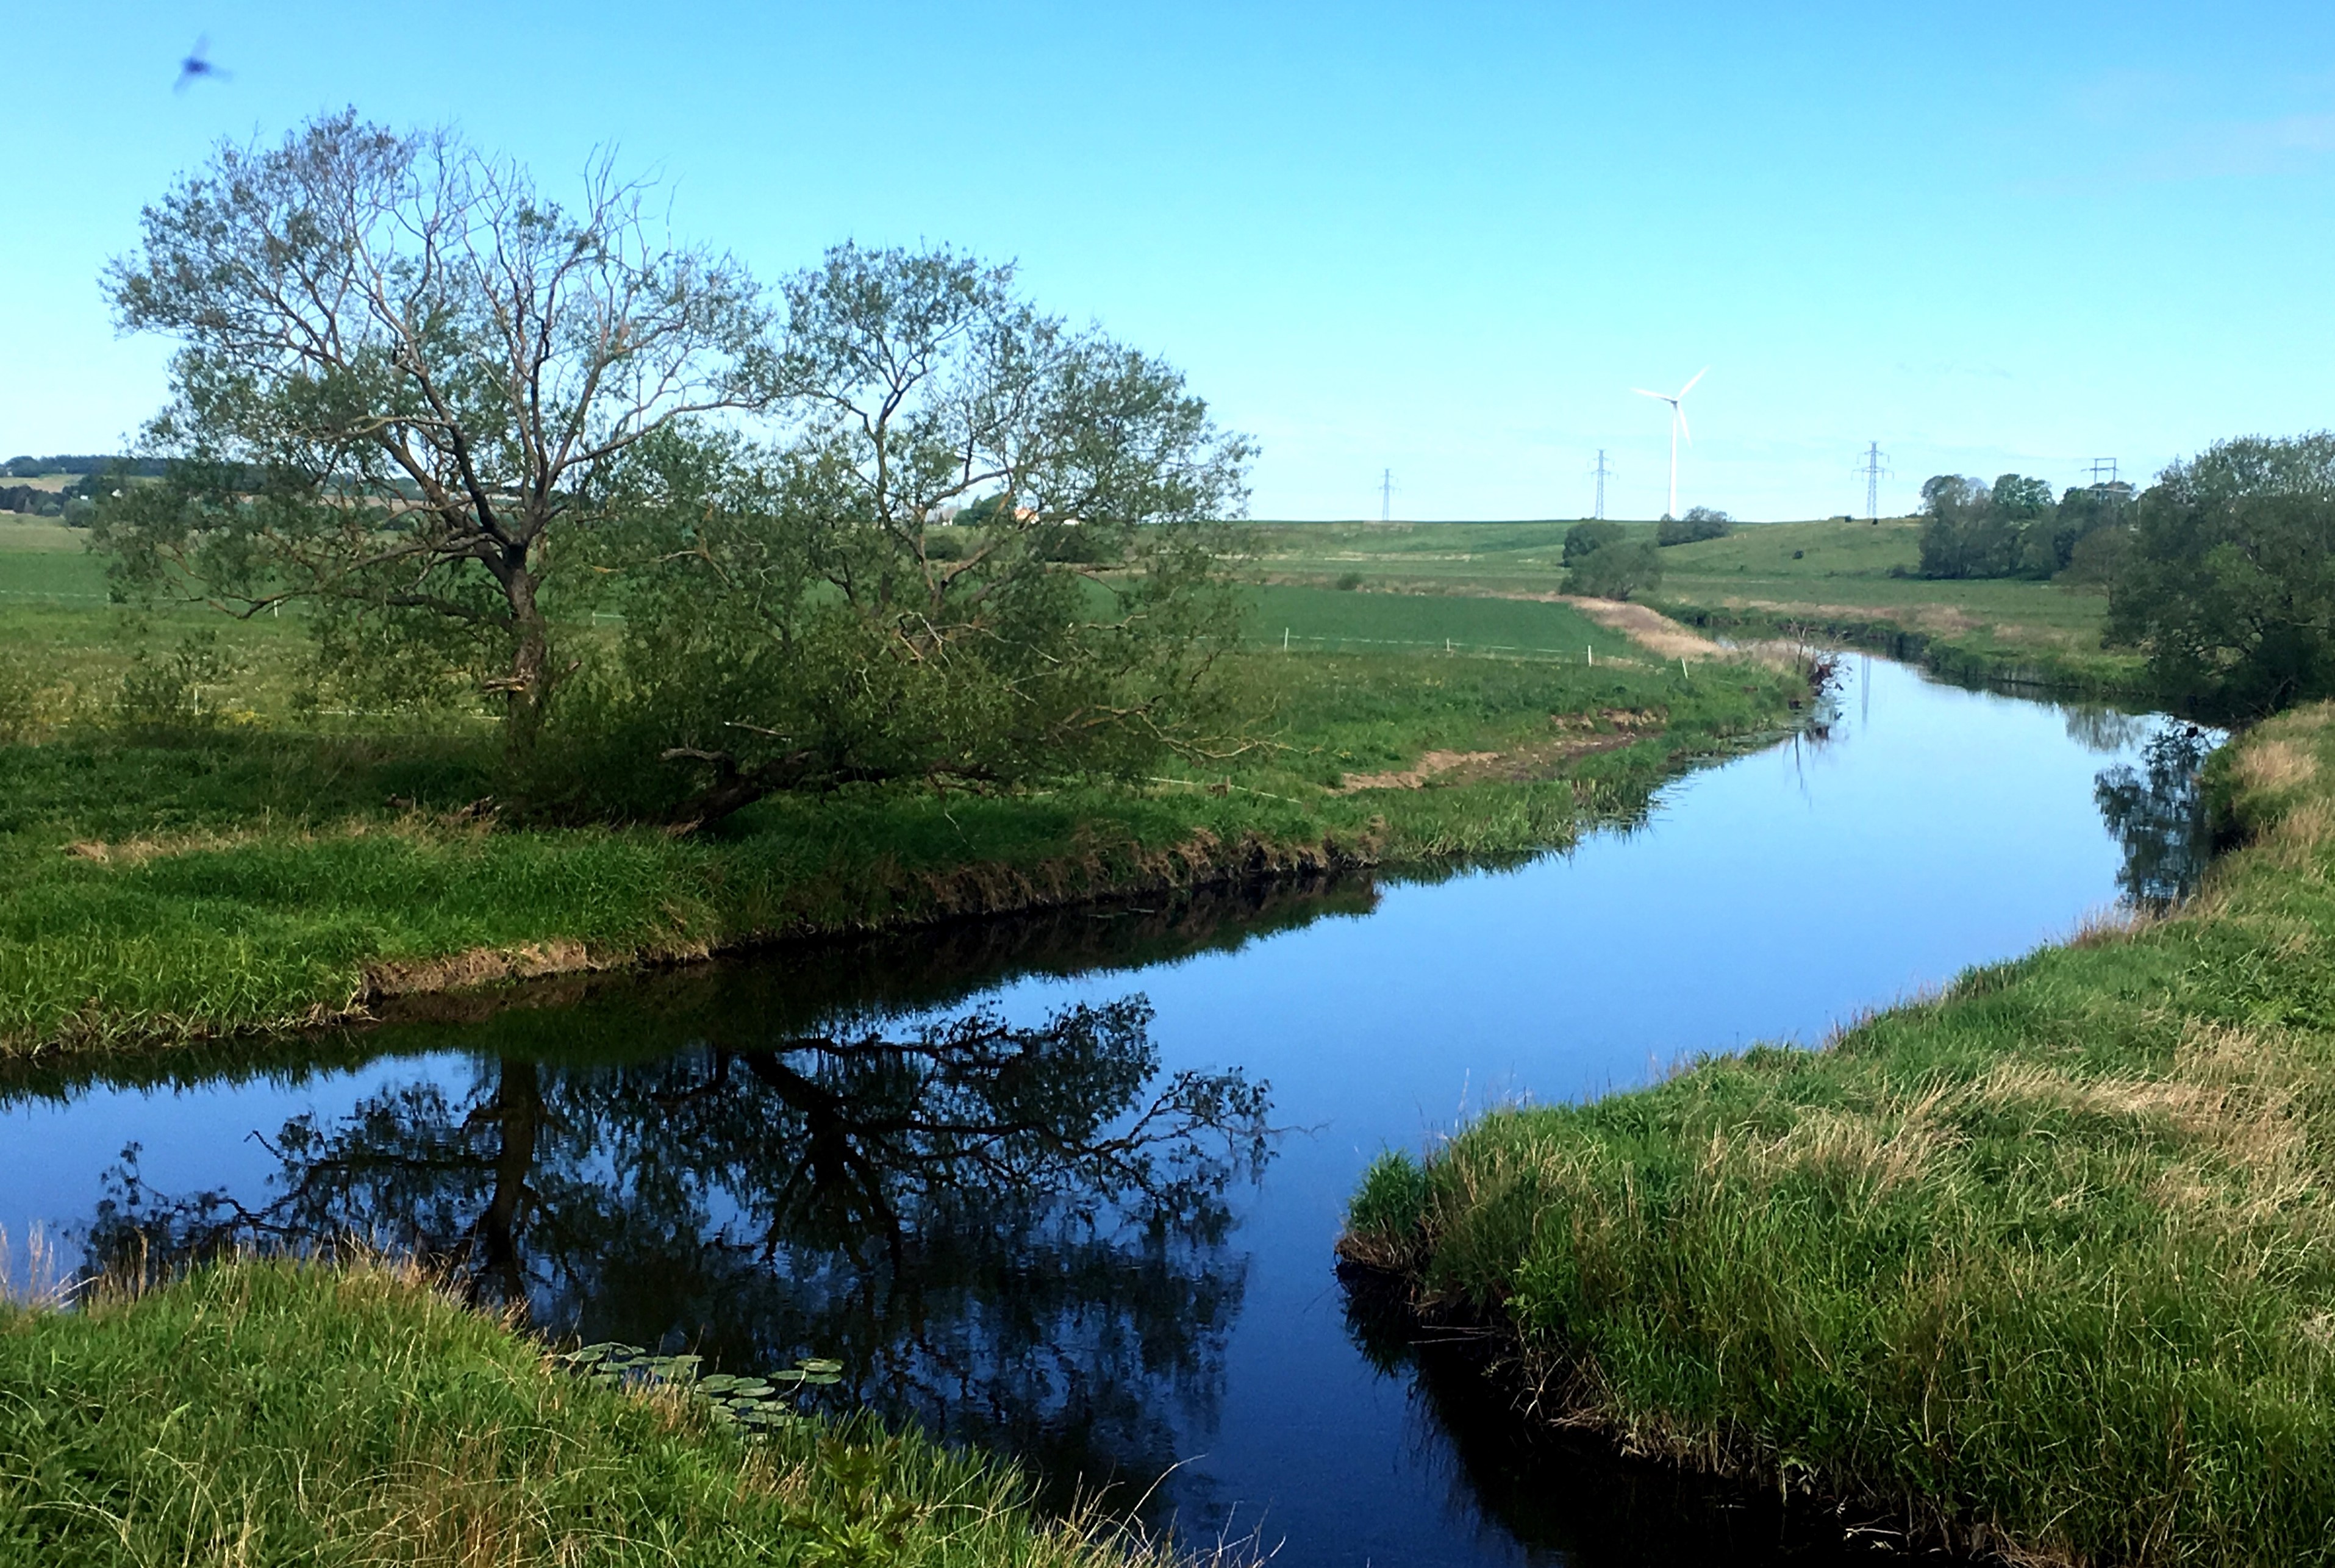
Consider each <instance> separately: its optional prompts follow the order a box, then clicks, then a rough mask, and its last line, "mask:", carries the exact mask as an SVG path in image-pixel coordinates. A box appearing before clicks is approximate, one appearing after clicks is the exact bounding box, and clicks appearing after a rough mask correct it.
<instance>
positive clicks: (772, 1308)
mask: <svg viewBox="0 0 2335 1568" xmlns="http://www.w3.org/2000/svg"><path fill="white" fill-rule="evenodd" d="M1150 1025H1151V1008H1150V1004H1149V1003H1148V1001H1146V1000H1145V998H1143V997H1142V996H1141V995H1139V994H1138V995H1130V996H1126V997H1122V998H1120V999H1119V1000H1117V1001H1113V1002H1105V1003H1100V1004H1088V1003H1079V1004H1075V1005H1071V1006H1069V1007H1065V1008H1062V1009H1061V1010H1059V1011H1056V1012H1055V1013H1053V1014H1052V1015H1051V1017H1050V1018H1048V1019H1046V1020H1045V1021H1043V1022H1042V1023H1041V1024H1038V1025H1035V1026H1031V1027H1017V1026H1015V1025H1013V1024H1011V1023H1009V1022H1007V1021H1004V1020H1003V1018H1001V1017H1000V1016H999V1015H997V1014H996V1013H994V1012H993V1011H987V1010H984V1009H976V1010H974V1011H965V1012H962V1013H959V1014H957V1015H956V1016H954V1017H945V1018H941V1019H937V1020H934V1021H927V1022H925V1023H923V1024H921V1025H918V1026H916V1027H913V1028H907V1029H902V1030H897V1031H889V1032H887V1031H883V1030H880V1029H877V1028H873V1027H863V1028H860V1029H857V1030H854V1031H839V1030H838V1031H829V1032H823V1033H815V1034H787V1033H772V1032H770V1031H767V1030H765V1029H759V1028H756V1027H754V1026H753V1025H751V1023H749V1022H748V1021H745V1020H742V1019H738V1018H735V1017H733V1018H732V1021H731V1022H730V1025H729V1027H726V1028H722V1029H716V1030H710V1031H708V1032H707V1033H705V1034H704V1035H703V1036H702V1037H701V1038H699V1039H697V1040H694V1041H693V1042H692V1043H691V1044H690V1045H688V1046H687V1047H686V1048H685V1049H683V1050H678V1051H675V1052H673V1053H671V1054H668V1055H665V1056H663V1057H660V1058H658V1059H655V1060H649V1061H645V1062H629V1063H616V1064H606V1063H595V1062H591V1061H588V1060H587V1061H583V1062H578V1061H575V1060H566V1061H563V1060H557V1059H546V1058H543V1057H539V1056H532V1055H521V1054H508V1053H507V1054H502V1055H498V1056H493V1057H487V1058H483V1059H475V1060H473V1062H472V1065H471V1069H470V1074H469V1078H470V1081H469V1084H468V1087H467V1088H466V1089H456V1088H450V1087H449V1083H450V1080H453V1081H457V1082H459V1076H460V1075H458V1074H450V1073H446V1072H442V1071H441V1072H440V1073H437V1074H436V1075H434V1076H431V1077H423V1078H418V1079H414V1080H412V1081H406V1082H401V1083H397V1084H394V1085H392V1086H390V1087H388V1088H386V1089H383V1090H382V1091H380V1092H378V1093H374V1094H372V1095H369V1096H367V1097H366V1098H364V1099H362V1100H361V1101H360V1102H359V1103H358V1104H357V1105H356V1106H355V1108H354V1110H353V1111H351V1112H350V1113H348V1114H346V1115H344V1116H338V1117H334V1118H330V1119H325V1118H320V1117H318V1116H316V1115H315V1114H314V1113H310V1114H305V1115H301V1116H296V1117H294V1118H291V1119H290V1120H288V1121H286V1123H284V1125H283V1127H282V1128H281V1129H280V1130H279V1131H277V1132H276V1133H275V1134H274V1135H273V1136H272V1137H269V1138H267V1139H266V1146H267V1147H268V1149H269V1151H270V1153H271V1154H272V1156H273V1157H274V1158H275V1160H276V1165H277V1167H278V1168H277V1169H276V1172H275V1173H274V1174H273V1175H272V1176H270V1177H269V1178H268V1181H267V1183H266V1187H267V1191H266V1194H265V1195H254V1194H249V1193H244V1194H238V1193H234V1192H230V1191H228V1190H224V1189H212V1190H206V1191H201V1192H196V1193H191V1194H179V1195H169V1194H163V1193H159V1192H156V1191H154V1190H153V1189H152V1188H151V1187H150V1186H148V1185H147V1183H146V1182H145V1181H144V1180H143V1179H142V1177H141V1175H140V1168H139V1151H138V1149H137V1148H136V1147H134V1146H133V1147H131V1148H130V1149H128V1150H125V1151H124V1155H123V1157H122V1159H121V1163H120V1164H119V1165H118V1166H115V1167H114V1169H113V1170H112V1171H111V1172H110V1173H109V1175H108V1177H107V1187H108V1195H107V1196H106V1197H105V1199H104V1200H103V1201H102V1203H101V1205H99V1208H98V1212H97V1216H96V1219H95V1222H94V1224H93V1225H92V1229H91V1234H90V1236H89V1248H90V1253H91V1256H92V1263H96V1264H98V1265H99V1266H101V1267H103V1268H107V1269H110V1270H111V1271H112V1272H114V1273H125V1272H134V1273H149V1274H152V1273H167V1272H170V1271H172V1270H175V1269H177V1268H179V1267H181V1266H183V1265H184V1264H185V1263H188V1262H189V1261H191V1260H192V1259H194V1258H196V1257H199V1256H201V1255H204V1254H207V1253H214V1252H217V1251H219V1250H221V1249H223V1248H228V1247H232V1246H240V1245H252V1244H258V1245H262V1246H267V1247H277V1248H288V1249H292V1250H299V1251H308V1250H315V1249H317V1248H320V1247H327V1246H331V1245H333V1244H336V1243H337V1242H338V1241H339V1240H340V1239H341V1238H345V1237H358V1238H363V1239H364V1240H365V1241H367V1242H369V1243H371V1244H376V1245H386V1246H392V1247H395V1248H398V1249H400V1250H410V1251H412V1252H413V1253H417V1254H419V1255H420V1256H421V1257H423V1258H425V1259H427V1260H430V1261H431V1262H432V1263H435V1264H436V1265H437V1266H438V1267H440V1268H441V1269H442V1270H444V1271H445V1272H446V1273H448V1274H449V1276H450V1277H451V1278H452V1279H454V1280H456V1281H458V1282H460V1285H461V1286H462V1288H464V1289H465V1290H467V1291H468V1292H469V1293H470V1295H471V1297H472V1298H473V1299H474V1300H477V1301H479V1302H485V1303H490V1304H499V1305H504V1306H509V1307H511V1308H513V1309H516V1310H518V1312H520V1313H521V1314H522V1315H523V1316H525V1317H528V1318H530V1319H531V1320H532V1321H534V1322H536V1323H537V1324H538V1325H539V1326H541V1327H544V1328H546V1329H548V1330H551V1331H573V1332H576V1333H578V1334H581V1335H583V1336H584V1337H585V1338H586V1339H592V1340H598V1339H604V1338H605V1339H617V1340H624V1341H631V1342H635V1343H643V1344H654V1345H663V1346H665V1347H667V1348H677V1347H678V1346H680V1345H682V1344H684V1343H685V1344H688V1345H691V1346H693V1347H695V1348H698V1349H700V1350H702V1351H704V1352H705V1353H706V1354H707V1355H708V1357H709V1359H711V1360H713V1361H715V1362H717V1363H720V1364H726V1365H729V1366H731V1367H732V1368H749V1369H753V1368H763V1367H770V1366H779V1365H785V1364H788V1363H790V1362H791V1361H792V1360H795V1359H796V1358H797V1357H799V1356H803V1355H813V1354H816V1355H826V1356H834V1357H836V1358H838V1359H840V1360H843V1361H844V1362H845V1364H846V1366H847V1368H848V1377H847V1383H848V1389H849V1390H850V1392H851V1393H852V1394H853V1395H854V1396H856V1398H857V1400H858V1401H860V1402H862V1403H865V1404H867V1405H870V1406H873V1407H875V1408H877V1409H879V1410H882V1411H883V1412H885V1413H886V1414H887V1415H890V1416H894V1417H905V1418H916V1419H918V1420H920V1421H922V1422H923V1423H924V1424H925V1426H926V1427H927V1428H929V1429H931V1430H934V1431H935V1432H938V1433H941V1434H944V1435H945V1436H949V1437H961V1438H968V1439H972V1440H974V1441H978V1442H981V1443H983V1444H987V1445H994V1446H1000V1447H1004V1448H1006V1449H1008V1450H1011V1451H1012V1452H1016V1453H1018V1454H1020V1455H1022V1457H1024V1458H1025V1459H1027V1460H1029V1461H1030V1462H1031V1463H1032V1465H1033V1466H1035V1467H1036V1468H1038V1469H1039V1470H1040V1471H1041V1472H1042V1473H1043V1474H1046V1475H1048V1476H1050V1477H1051V1478H1052V1479H1053V1480H1055V1481H1056V1482H1057V1483H1058V1484H1060V1485H1063V1486H1068V1485H1070V1484H1072V1483H1074V1482H1076V1481H1078V1480H1079V1479H1080V1478H1081V1477H1083V1478H1084V1480H1085V1481H1086V1482H1088V1483H1089V1484H1096V1483H1100V1481H1102V1480H1104V1479H1106V1478H1109V1477H1115V1476H1125V1477H1129V1478H1132V1479H1134V1480H1136V1481H1138V1482H1139V1483H1148V1482H1149V1481H1150V1480H1152V1479H1153V1478H1155V1477H1157V1476H1158V1475H1159V1474H1160V1473H1162V1472H1163V1471H1165V1470H1166V1469H1167V1468H1168V1466H1170V1465H1172V1464H1173V1463H1174V1461H1175V1459H1176V1457H1177V1453H1176V1443H1175V1437H1174V1434H1173V1426H1174V1421H1175V1418H1177V1417H1179V1416H1180V1417H1181V1418H1184V1419H1185V1420H1186V1421H1187V1422H1195V1423H1197V1425H1199V1426H1201V1427H1205V1426H1206V1425H1207V1424H1208V1422H1209V1418H1210V1413H1211V1411H1212V1408H1213V1406H1214V1403H1215V1401H1216V1399H1217V1397H1218V1393H1219V1386H1220V1383H1221V1380H1222V1377H1223V1370H1222V1360H1223V1343H1224V1340H1225V1336H1226V1332H1227V1331H1228V1330H1229V1328H1230V1325H1231V1323H1232V1321H1233V1318H1234V1316H1235V1313H1236V1312H1237V1311H1238V1308H1239V1305H1240V1299H1241V1294H1242V1289H1243V1281H1244V1274H1245V1260H1244V1259H1242V1258H1240V1257H1239V1256H1237V1255H1235V1254H1234V1253H1231V1252H1229V1251H1228V1249H1227V1248H1226V1244H1225V1243H1226V1234H1227V1232H1228V1230H1229V1228H1230V1219H1229V1215H1228V1211H1227V1208H1226V1193H1227V1189H1228V1188H1229V1187H1230V1186H1232V1185H1233V1184H1234V1183H1235V1181H1238V1180H1243V1179H1254V1178H1255V1176H1257V1175H1259V1174H1260V1173H1261V1172H1262V1170H1263V1167H1264V1164H1265V1161H1266V1159H1267V1157H1268V1155H1269V1152H1270V1133H1269V1129H1268V1128H1267V1123H1266V1118H1267V1112H1268V1095H1267V1088H1266V1086H1265V1085H1264V1084H1263V1083H1261V1082H1253V1081H1251V1080H1250V1079H1247V1078H1246V1077H1245V1075H1243V1074H1241V1073H1239V1072H1237V1071H1201V1070H1183V1071H1178V1072H1174V1073H1169V1074H1165V1075H1163V1074H1162V1073H1161V1072H1160V1070H1159V1053H1158V1047H1157V1046H1156V1045H1155V1043H1154V1042H1153V1040H1152V1038H1151V1033H1150ZM255 1136H257V1135H255Z"/></svg>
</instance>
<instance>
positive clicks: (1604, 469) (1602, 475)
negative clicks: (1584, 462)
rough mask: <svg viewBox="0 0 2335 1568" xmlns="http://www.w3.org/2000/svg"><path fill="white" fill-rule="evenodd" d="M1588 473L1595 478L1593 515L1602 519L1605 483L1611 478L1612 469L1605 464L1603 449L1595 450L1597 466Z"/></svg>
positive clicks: (1603, 514)
mask: <svg viewBox="0 0 2335 1568" xmlns="http://www.w3.org/2000/svg"><path fill="white" fill-rule="evenodd" d="M1589 471H1590V472H1591V473H1593V474H1595V475H1596V476H1597V511H1596V513H1595V515H1596V516H1597V517H1598V518H1600V519H1602V518H1603V517H1604V516H1605V481H1606V480H1607V479H1611V478H1613V469H1612V468H1610V467H1608V466H1607V464H1606V461H1605V449H1604V448H1603V447H1599V448H1598V449H1597V466H1596V467H1595V468H1593V469H1590V470H1589Z"/></svg>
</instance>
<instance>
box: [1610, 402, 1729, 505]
mask: <svg viewBox="0 0 2335 1568" xmlns="http://www.w3.org/2000/svg"><path fill="white" fill-rule="evenodd" d="M1709 374H1710V366H1709V365H1705V366H1703V367H1702V368H1701V369H1700V370H1699V371H1697V372H1695V373H1694V381H1691V382H1687V383H1686V385H1684V386H1682V387H1681V388H1679V389H1678V395H1677V396H1676V397H1672V396H1671V394H1670V393H1668V392H1648V391H1647V390H1646V389H1645V388H1643V387H1642V386H1633V387H1632V388H1631V389H1630V390H1631V391H1632V392H1636V393H1637V394H1638V395H1639V396H1640V397H1642V398H1652V399H1653V400H1654V401H1655V402H1658V403H1668V404H1670V405H1671V509H1670V511H1669V512H1668V513H1667V514H1665V515H1666V516H1669V517H1673V518H1674V517H1677V516H1678V439H1679V432H1680V431H1686V440H1687V444H1688V445H1689V446H1692V445H1693V444H1694V432H1693V431H1690V430H1687V428H1686V406H1685V405H1686V394H1687V393H1689V392H1692V391H1693V390H1694V382H1696V381H1700V380H1701V379H1702V378H1703V377H1705V376H1707V375H1709Z"/></svg>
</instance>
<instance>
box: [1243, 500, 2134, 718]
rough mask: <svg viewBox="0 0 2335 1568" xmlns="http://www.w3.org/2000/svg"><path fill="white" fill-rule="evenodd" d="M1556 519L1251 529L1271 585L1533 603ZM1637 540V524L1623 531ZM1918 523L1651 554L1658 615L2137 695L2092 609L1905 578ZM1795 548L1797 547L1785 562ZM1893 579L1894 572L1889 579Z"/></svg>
mask: <svg viewBox="0 0 2335 1568" xmlns="http://www.w3.org/2000/svg"><path fill="white" fill-rule="evenodd" d="M1572 526H1573V525H1572V524H1571V523H1569V522H1516V523H1392V524H1381V523H1275V524H1261V525H1258V528H1257V537H1258V539H1259V547H1260V557H1261V565H1262V566H1263V567H1264V570H1265V572H1266V573H1267V574H1268V575H1269V576H1271V577H1272V578H1273V579H1274V580H1275V581H1277V582H1284V583H1293V584H1294V583H1310V584H1318V583H1328V582H1332V581H1333V580H1335V579H1336V578H1338V577H1340V576H1345V575H1348V574H1352V575H1356V576H1361V578H1362V579H1363V581H1364V583H1365V584H1366V585H1368V586H1375V587H1384V588H1400V589H1405V590H1409V591H1411V592H1414V593H1441V594H1451V595H1513V594H1549V593H1554V592H1555V591H1556V590H1557V589H1559V588H1560V587H1561V586H1563V583H1564V577H1565V567H1564V561H1563V556H1564V540H1565V531H1566V529H1568V528H1571V527H1572ZM1623 527H1624V528H1626V529H1628V530H1629V532H1630V534H1631V536H1632V537H1642V538H1644V539H1647V540H1649V541H1651V540H1652V537H1653V534H1654V526H1653V525H1652V523H1643V522H1633V523H1625V524H1623ZM1920 531H1921V529H1920V524H1919V523H1918V522H1916V521H1915V520H1914V519H1911V518H1884V519H1883V520H1882V521H1881V522H1879V523H1878V524H1867V523H1862V522H1843V521H1839V520H1831V521H1820V522H1795V523H1753V524H1745V525H1741V526H1739V528H1737V529H1736V531H1735V532H1734V533H1733V534H1731V535H1729V537H1726V538H1723V539H1711V540H1707V541H1705V542H1703V543H1701V544H1697V545H1677V546H1672V547H1670V548H1668V549H1665V550H1663V551H1662V568H1663V574H1662V586H1661V588H1660V589H1659V590H1657V591H1656V592H1655V593H1653V594H1652V595H1649V599H1650V601H1651V602H1652V603H1653V604H1655V605H1657V606H1658V607H1661V608H1662V609H1665V610H1667V611H1669V612H1670V613H1671V614H1672V615H1678V616H1679V617H1680V618H1681V619H1684V620H1688V621H1691V622H1694V623H1697V624H1703V625H1706V626H1709V627H1710V628H1711V629H1713V630H1716V631H1721V632H1725V631H1739V632H1741V633H1744V634H1749V635H1768V634H1774V633H1777V632H1779V631H1782V630H1785V629H1786V628H1788V627H1796V626H1805V627H1810V628H1813V629H1815V630H1817V632H1819V633H1820V634H1825V635H1829V636H1834V637H1837V638H1841V639H1843V640H1846V641H1850V642H1855V643H1859V644H1864V645H1866V646H1871V647H1878V648H1881V649H1883V650H1884V651H1887V652H1890V653H1896V654H1899V655H1902V656H1905V657H1911V658H1916V659H1920V660H1922V661H1923V662H1924V663H1928V664H1930V665H1931V666H1932V667H1933V668H1935V669H1938V670H1940V671H1941V672H1943V673H1949V674H1954V675H1960V676H1966V677H1974V678H1993V679H2014V680H2026V681H2032V682H2039V683H2048V684H2054V685H2059V686H2065V687H2069V688H2081V689H2089V690H2095V691H2101V692H2139V691H2141V690H2142V689H2143V687H2144V675H2143V672H2142V669H2141V663H2140V661H2139V659H2138V658H2137V657H2136V656H2135V655H2132V654H2129V653H2111V652H2107V651H2105V650H2103V649H2102V648H2101V647H2100V631H2101V627H2102V625H2103V624H2104V622H2105V619H2106V615H2107V600H2106V599H2105V598H2104V597H2103V596H2102V595H2098V594H2097V593H2089V592H2077V591H2073V590H2071V589H2069V588H2066V587H2061V586H2056V585H2054V584H2050V583H2037V582H2025V581H2011V580H2001V581H1980V582H1948V581H1931V580H1928V579H1924V578H1921V577H1916V576H1909V575H1907V574H1910V573H1912V572H1913V571H1914V567H1915V565H1916V563H1917V561H1918V559H1919V547H1918V546H1919V536H1920ZM1795 552H1797V557H1795ZM1893 571H1894V572H1895V573H1897V574H1898V575H1896V576H1892V575H1891V574H1892V573H1893Z"/></svg>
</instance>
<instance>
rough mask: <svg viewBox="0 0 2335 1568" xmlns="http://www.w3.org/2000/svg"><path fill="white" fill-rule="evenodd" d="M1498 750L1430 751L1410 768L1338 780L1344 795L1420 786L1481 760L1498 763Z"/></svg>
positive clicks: (1353, 775) (1423, 786) (1353, 774)
mask: <svg viewBox="0 0 2335 1568" xmlns="http://www.w3.org/2000/svg"><path fill="white" fill-rule="evenodd" d="M1498 760H1500V753H1498V752H1497V751H1429V752H1427V753H1425V754H1424V755H1422V756H1421V757H1420V758H1419V760H1418V761H1417V762H1416V763H1414V764H1413V765H1412V766H1410V767H1409V768H1402V769H1395V770H1394V771H1392V772H1387V773H1349V774H1347V775H1346V776H1345V777H1344V778H1343V779H1339V780H1338V789H1339V792H1340V793H1341V794H1343V793H1346V792H1348V791H1351V790H1355V789H1423V788H1425V786H1426V784H1427V781H1428V780H1429V779H1437V778H1440V777H1441V776H1442V775H1444V774H1446V773H1450V772H1455V771H1457V770H1458V769H1461V768H1466V767H1468V766H1471V765H1473V764H1476V763H1479V762H1497V761H1498Z"/></svg>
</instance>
